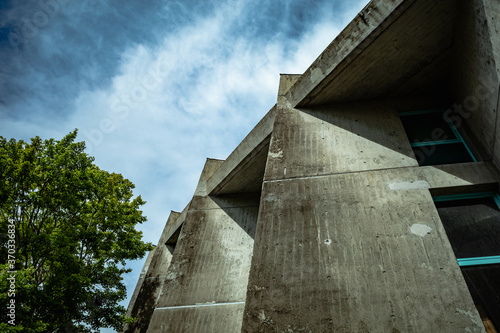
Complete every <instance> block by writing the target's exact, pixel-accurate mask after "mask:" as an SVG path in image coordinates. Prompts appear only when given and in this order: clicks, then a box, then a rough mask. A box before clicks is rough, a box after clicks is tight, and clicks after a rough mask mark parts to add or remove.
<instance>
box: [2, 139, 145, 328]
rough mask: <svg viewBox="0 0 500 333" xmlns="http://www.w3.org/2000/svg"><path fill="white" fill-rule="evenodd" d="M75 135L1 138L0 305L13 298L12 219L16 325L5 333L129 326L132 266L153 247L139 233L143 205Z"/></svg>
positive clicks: (143, 220) (121, 179) (130, 183)
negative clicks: (127, 280)
mask: <svg viewBox="0 0 500 333" xmlns="http://www.w3.org/2000/svg"><path fill="white" fill-rule="evenodd" d="M76 136H77V130H75V131H73V132H71V133H69V134H68V135H66V136H65V137H64V138H63V139H61V140H54V139H49V140H42V139H40V138H39V137H35V138H32V139H31V142H24V141H22V140H19V141H16V140H14V139H10V140H6V139H5V138H3V137H0V235H2V234H3V235H2V237H3V238H4V239H3V240H2V242H1V244H2V245H3V246H1V247H0V265H1V266H0V302H1V303H2V304H7V303H6V302H7V301H8V300H9V297H8V287H9V286H8V283H7V280H6V277H7V274H9V273H8V270H9V266H8V260H7V259H8V258H9V253H8V250H9V249H8V247H7V243H6V242H5V241H6V240H7V230H8V224H9V220H13V222H14V224H15V254H14V256H15V262H16V264H15V269H16V270H17V273H16V293H15V294H16V295H15V301H16V327H12V326H10V327H8V326H0V330H1V331H2V332H3V331H7V329H9V330H12V331H15V329H19V328H20V327H21V328H22V331H23V332H75V331H76V330H73V329H75V328H77V329H78V331H82V332H97V331H98V328H100V327H114V328H115V329H116V330H120V329H121V325H122V324H123V322H124V321H126V318H125V309H124V308H123V307H122V306H119V305H118V303H119V302H120V301H122V300H123V299H125V297H126V294H125V285H124V284H123V281H122V280H123V279H122V275H123V274H124V273H126V272H129V271H130V269H127V268H125V263H126V260H133V259H138V258H141V257H143V256H144V254H145V253H146V252H147V251H149V250H151V248H152V246H151V244H149V243H144V242H143V241H142V240H141V239H142V233H141V232H140V231H138V230H136V229H135V227H136V225H137V224H138V223H143V222H145V221H146V218H145V217H144V216H143V214H142V211H141V210H140V207H141V206H142V205H144V204H145V201H143V200H142V199H141V197H140V196H138V197H135V198H134V197H133V189H134V185H133V184H132V182H130V181H129V180H127V179H125V178H124V177H123V176H122V175H120V174H116V173H109V172H106V171H104V170H101V169H99V168H98V167H97V166H96V165H95V164H93V161H94V160H93V158H92V157H91V156H89V155H87V154H86V153H85V152H84V150H85V143H84V142H74V141H75V139H76ZM11 270H12V269H11ZM2 309H5V307H4V306H2ZM3 311H5V310H3ZM4 318H5V317H4Z"/></svg>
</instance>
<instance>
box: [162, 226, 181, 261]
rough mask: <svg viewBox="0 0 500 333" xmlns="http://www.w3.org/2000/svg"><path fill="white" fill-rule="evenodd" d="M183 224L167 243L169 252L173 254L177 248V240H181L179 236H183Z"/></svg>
mask: <svg viewBox="0 0 500 333" xmlns="http://www.w3.org/2000/svg"><path fill="white" fill-rule="evenodd" d="M182 226H183V224H181V225H180V226H179V228H177V230H176V231H175V232H174V233H173V235H172V236H170V238H169V239H168V240H167V241H166V243H165V245H166V246H167V249H168V251H169V252H170V253H171V254H174V250H175V247H176V246H177V240H178V239H179V235H180V234H181V229H182Z"/></svg>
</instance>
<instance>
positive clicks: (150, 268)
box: [124, 212, 181, 333]
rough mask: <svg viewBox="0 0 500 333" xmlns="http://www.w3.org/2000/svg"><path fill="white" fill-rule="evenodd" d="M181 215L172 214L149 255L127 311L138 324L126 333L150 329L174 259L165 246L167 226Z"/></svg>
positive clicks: (126, 330)
mask: <svg viewBox="0 0 500 333" xmlns="http://www.w3.org/2000/svg"><path fill="white" fill-rule="evenodd" d="M180 215H181V213H178V212H171V213H170V216H169V217H168V220H167V222H166V223H165V228H164V229H163V233H162V235H161V237H160V241H159V243H158V245H157V246H156V247H155V248H154V249H153V250H152V251H150V252H149V254H148V257H147V259H146V262H145V263H144V267H143V269H142V272H141V276H140V277H139V281H138V283H137V286H136V288H135V291H134V294H133V295H132V299H131V301H130V303H129V308H128V311H127V316H129V317H132V318H135V319H136V322H134V323H133V324H130V325H127V326H126V327H125V329H124V332H125V333H145V332H146V331H147V329H148V326H149V322H150V320H151V316H152V314H153V311H154V309H155V305H156V300H157V299H158V296H159V294H160V292H161V290H162V287H163V282H164V280H165V276H166V274H165V273H166V272H167V269H168V266H169V265H170V260H171V259H172V253H170V251H169V250H168V248H167V246H166V245H165V241H166V240H165V238H166V237H167V236H166V234H167V232H168V228H167V226H169V225H171V224H172V223H174V221H175V220H177V219H178V218H179V216H180Z"/></svg>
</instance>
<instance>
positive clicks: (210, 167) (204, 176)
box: [194, 158, 224, 196]
mask: <svg viewBox="0 0 500 333" xmlns="http://www.w3.org/2000/svg"><path fill="white" fill-rule="evenodd" d="M223 163H224V160H216V159H212V158H207V161H206V162H205V166H204V167H203V171H202V172H201V175H200V180H199V181H198V186H197V187H196V191H195V192H194V195H195V196H205V195H207V194H208V193H207V180H208V179H210V178H211V177H212V175H213V174H214V173H215V172H216V171H217V169H219V168H220V166H221V165H222V164H223Z"/></svg>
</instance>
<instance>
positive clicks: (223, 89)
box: [0, 0, 368, 296]
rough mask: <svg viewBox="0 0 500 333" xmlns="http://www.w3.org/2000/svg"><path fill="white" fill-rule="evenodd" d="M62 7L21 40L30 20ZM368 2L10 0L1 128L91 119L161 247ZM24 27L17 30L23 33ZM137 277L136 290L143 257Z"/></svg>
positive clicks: (4, 131) (19, 134)
mask: <svg viewBox="0 0 500 333" xmlns="http://www.w3.org/2000/svg"><path fill="white" fill-rule="evenodd" d="M55 2H56V3H58V4H59V8H58V9H57V13H55V14H54V15H52V16H50V17H49V16H48V17H49V18H50V19H49V22H47V24H46V25H44V26H43V27H40V29H39V31H38V33H37V35H36V36H34V37H32V38H30V39H29V41H28V42H26V43H22V44H20V45H17V49H16V48H15V47H14V46H13V45H12V43H11V42H9V35H11V34H12V33H17V34H19V33H20V32H21V33H22V27H23V25H22V24H23V18H32V17H33V13H35V12H36V11H39V10H42V9H40V8H41V5H40V4H41V3H44V4H45V3H55ZM367 2H368V1H367V0H356V1H353V0H348V1H347V0H344V1H340V0H337V1H326V0H325V1H315V2H304V1H286V0H281V1H264V0H258V1H257V0H256V1H242V0H240V1H194V0H191V1H151V2H147V5H145V3H144V2H140V1H125V2H124V1H118V0H109V1H104V0H102V1H92V2H90V1H86V2H81V1H78V2H77V1H74V0H73V1H70V0H45V1H27V2H18V1H10V2H7V3H8V5H7V6H4V7H0V135H3V136H6V137H15V138H18V139H29V138H30V137H32V136H35V135H39V136H41V137H45V138H47V137H55V138H61V137H62V136H64V135H65V134H67V133H68V132H69V131H71V130H72V129H74V128H79V129H80V132H79V138H80V139H81V140H85V141H86V142H87V146H88V152H89V153H90V154H91V155H94V156H95V157H96V163H97V164H98V165H99V166H100V167H101V168H103V169H105V170H108V171H114V172H119V173H122V174H123V175H124V176H125V177H126V178H129V179H130V180H132V182H134V183H135V184H136V185H137V188H136V193H137V194H141V195H142V196H143V198H144V199H145V200H147V201H148V203H147V204H146V205H145V206H144V211H145V215H147V216H148V219H149V221H148V222H147V223H146V224H144V225H143V226H141V228H142V230H143V232H144V239H145V240H146V241H151V242H153V243H155V242H156V241H157V240H158V235H159V233H160V232H161V230H162V229H163V225H164V223H165V220H166V218H167V217H168V214H169V212H170V210H171V209H173V210H182V209H183V208H184V206H185V205H186V204H187V203H188V201H189V199H190V197H191V196H192V194H193V192H194V189H195V186H196V183H197V181H198V177H199V174H200V172H201V170H202V167H203V164H204V163H205V159H206V157H212V158H222V159H223V158H226V157H227V156H228V155H229V153H230V152H231V151H232V150H233V149H234V148H235V147H236V146H237V144H238V143H239V142H240V141H241V140H242V139H243V137H244V136H245V135H246V134H247V133H248V132H249V131H250V130H251V128H252V127H253V126H255V124H256V123H257V122H258V121H259V120H260V118H262V116H263V115H264V114H265V113H266V112H267V111H268V110H269V109H270V108H271V107H272V106H273V105H274V103H275V102H276V94H277V88H278V82H279V74H280V73H302V72H303V71H304V70H305V69H306V68H307V67H308V66H309V65H310V64H311V63H312V61H313V60H314V59H315V58H316V57H317V56H318V55H319V54H320V53H321V51H322V50H323V49H324V48H325V47H326V46H327V45H328V44H329V43H330V42H331V41H332V40H333V38H334V37H335V36H336V35H337V34H338V33H339V32H340V30H341V29H342V28H343V27H344V26H345V25H346V24H347V23H348V22H349V21H350V20H351V19H352V18H353V17H354V15H355V14H356V13H357V12H359V10H360V9H361V8H362V6H363V5H365V4H366V3H367ZM11 37H12V36H11ZM132 265H133V268H134V272H133V273H132V274H131V275H129V277H127V279H128V280H130V281H132V282H131V285H130V286H129V296H130V294H131V292H132V290H133V287H134V285H135V282H136V281H137V277H138V274H139V272H140V269H141V267H142V262H135V263H132Z"/></svg>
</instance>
